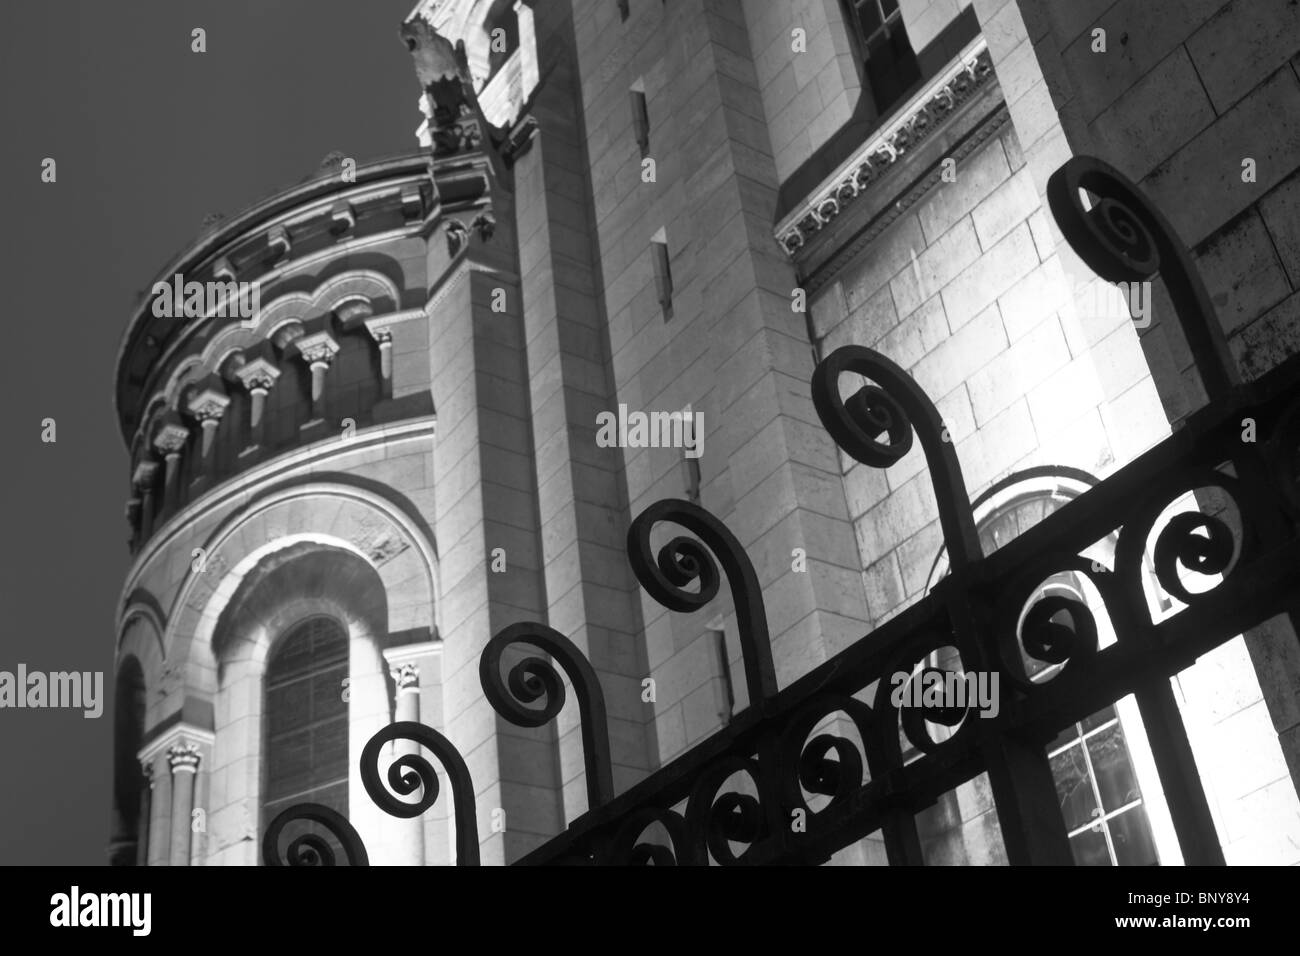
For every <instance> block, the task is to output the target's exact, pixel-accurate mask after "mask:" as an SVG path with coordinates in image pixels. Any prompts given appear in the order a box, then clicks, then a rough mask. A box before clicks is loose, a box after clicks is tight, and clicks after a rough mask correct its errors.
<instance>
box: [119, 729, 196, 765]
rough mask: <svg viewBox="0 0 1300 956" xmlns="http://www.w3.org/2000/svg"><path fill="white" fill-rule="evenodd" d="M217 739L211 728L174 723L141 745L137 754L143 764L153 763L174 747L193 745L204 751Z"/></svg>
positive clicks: (167, 754) (166, 754)
mask: <svg viewBox="0 0 1300 956" xmlns="http://www.w3.org/2000/svg"><path fill="white" fill-rule="evenodd" d="M215 740H216V737H215V735H214V734H213V733H212V731H211V730H205V729H203V728H202V727H196V726H194V725H193V724H185V723H181V724H174V725H172V726H171V727H168V728H167V730H166V731H164V732H163V733H161V734H158V735H157V736H156V737H154V738H153V739H152V740H150V741H149V742H148V743H146V744H145V745H144V746H143V747H141V748H140V750H139V752H138V753H137V754H136V756H137V757H138V758H139V760H140V763H141V764H142V765H143V764H152V763H154V761H156V760H157V759H158V758H159V757H162V756H169V754H170V751H171V750H172V748H173V747H184V746H187V745H192V746H195V747H197V748H199V751H200V752H202V750H203V748H208V749H211V747H212V744H213V741H215Z"/></svg>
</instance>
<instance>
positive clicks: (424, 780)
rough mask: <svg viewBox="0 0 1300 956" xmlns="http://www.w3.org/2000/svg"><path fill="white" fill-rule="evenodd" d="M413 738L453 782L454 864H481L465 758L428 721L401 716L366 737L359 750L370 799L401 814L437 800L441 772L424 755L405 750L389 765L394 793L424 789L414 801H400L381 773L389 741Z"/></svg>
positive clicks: (409, 813)
mask: <svg viewBox="0 0 1300 956" xmlns="http://www.w3.org/2000/svg"><path fill="white" fill-rule="evenodd" d="M395 740H404V741H413V742H415V743H417V744H419V745H420V746H421V747H424V748H425V749H427V750H430V751H432V752H433V754H434V755H435V756H436V757H437V758H438V761H439V762H440V763H441V764H442V768H443V770H444V771H445V772H446V774H447V777H448V779H449V780H450V781H451V793H452V798H453V800H454V801H455V813H456V863H457V865H459V866H477V865H478V862H479V852H478V823H477V813H476V811H475V807H474V783H473V780H472V779H471V778H470V775H469V768H468V767H466V766H465V760H464V758H462V757H461V755H460V753H459V752H458V751H457V750H456V748H455V747H453V746H452V744H451V741H449V740H448V739H447V738H446V737H444V736H443V735H442V734H440V733H438V731H436V730H434V729H433V728H432V727H429V726H427V725H426V724H421V723H418V722H416V721H412V720H400V721H397V722H396V723H392V724H389V725H388V726H387V727H384V728H383V729H382V730H380V731H379V732H378V733H377V734H375V735H374V736H373V737H371V738H370V740H368V741H367V742H366V746H365V748H364V749H363V750H362V751H361V782H362V784H363V785H364V786H365V788H366V793H368V794H369V795H370V799H371V800H373V801H374V802H375V804H376V805H377V806H378V807H379V808H380V809H381V810H383V811H384V812H385V813H387V814H389V815H391V816H395V817H403V818H407V819H409V818H412V817H418V816H420V815H421V814H422V813H424V812H425V811H426V810H428V809H429V808H430V807H432V806H433V805H434V804H435V803H436V802H437V800H438V791H439V786H438V772H437V771H436V770H435V769H434V767H433V764H431V763H430V762H429V761H428V760H427V759H426V758H425V757H424V756H423V755H422V754H420V753H402V754H398V755H397V757H396V758H395V759H394V760H393V761H392V763H391V764H389V766H388V774H387V782H388V787H389V788H391V789H392V791H393V793H396V794H399V795H400V796H403V797H406V796H410V795H411V794H414V793H415V792H416V791H417V790H418V791H419V792H420V796H419V798H418V799H417V800H416V801H415V802H414V803H408V802H407V801H405V800H400V799H398V798H397V797H395V796H393V794H392V793H389V792H388V788H386V787H385V786H384V780H383V779H382V778H381V776H380V772H379V762H380V756H381V755H382V753H383V748H384V745H385V744H388V743H389V742H391V741H395Z"/></svg>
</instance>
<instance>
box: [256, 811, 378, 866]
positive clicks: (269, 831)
mask: <svg viewBox="0 0 1300 956" xmlns="http://www.w3.org/2000/svg"><path fill="white" fill-rule="evenodd" d="M300 820H301V821H307V822H309V823H315V824H317V825H319V826H321V827H324V828H325V830H326V831H327V832H328V833H329V834H330V836H332V837H333V838H334V839H335V840H337V841H338V843H339V845H340V846H341V847H342V848H343V855H344V856H345V857H346V859H347V865H348V866H369V865H370V858H369V856H368V855H367V854H366V845H365V844H364V843H363V842H362V840H361V835H360V834H359V833H357V831H356V830H355V829H354V828H353V826H352V824H351V823H349V822H348V820H347V818H346V817H345V816H343V815H342V814H341V813H339V812H338V811H336V810H332V809H330V808H329V807H327V806H324V805H322V804H319V803H299V804H297V805H295V806H292V807H289V808H288V809H286V810H283V811H281V812H280V813H279V814H277V815H276V817H275V819H274V820H272V821H271V823H270V825H269V826H267V828H266V832H265V833H264V834H263V835H262V862H263V863H264V864H265V865H267V866H337V865H338V864H337V863H336V858H335V854H334V848H333V847H332V846H331V845H330V841H329V840H327V839H326V838H325V837H323V836H321V835H320V834H318V833H304V834H303V835H301V836H298V837H295V838H294V839H293V840H292V841H290V843H289V846H288V849H287V850H286V852H285V854H284V855H283V856H281V855H280V835H281V834H282V833H283V832H284V830H285V828H286V827H288V826H289V825H290V824H291V823H294V822H296V821H300Z"/></svg>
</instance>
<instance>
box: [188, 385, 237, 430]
mask: <svg viewBox="0 0 1300 956" xmlns="http://www.w3.org/2000/svg"><path fill="white" fill-rule="evenodd" d="M229 406H230V396H228V395H225V394H223V393H222V392H219V391H217V390H216V389H215V388H205V389H203V390H202V391H200V392H196V393H195V394H194V395H193V396H192V397H191V398H190V400H189V401H188V402H186V404H185V407H186V409H187V410H188V411H189V413H190V414H191V415H193V416H194V417H195V418H196V419H197V420H198V422H199V423H200V424H202V425H206V424H207V423H208V422H219V421H221V416H222V415H224V414H226V409H227V408H228V407H229Z"/></svg>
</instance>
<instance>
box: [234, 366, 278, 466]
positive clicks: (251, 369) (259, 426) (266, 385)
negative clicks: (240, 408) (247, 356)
mask: <svg viewBox="0 0 1300 956" xmlns="http://www.w3.org/2000/svg"><path fill="white" fill-rule="evenodd" d="M235 376H236V377H237V378H238V379H239V382H240V384H241V385H243V386H244V388H245V389H247V390H248V394H249V396H250V397H251V399H252V407H251V408H250V410H249V414H248V435H249V439H248V444H249V447H250V448H257V447H260V446H261V445H264V444H265V443H266V426H265V424H264V418H263V416H264V415H265V412H266V396H267V395H268V394H269V393H270V391H271V388H272V387H273V386H274V385H275V380H276V379H278V378H279V377H280V370H279V369H278V368H277V367H276V366H274V365H272V364H271V363H270V362H268V361H267V360H266V359H263V358H256V359H253V360H252V361H251V362H248V363H246V364H244V365H243V366H241V367H240V368H239V370H238V371H236V372H235Z"/></svg>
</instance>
